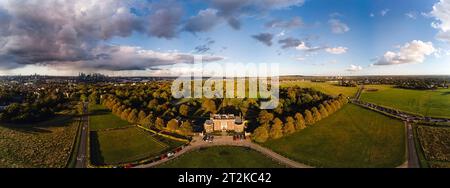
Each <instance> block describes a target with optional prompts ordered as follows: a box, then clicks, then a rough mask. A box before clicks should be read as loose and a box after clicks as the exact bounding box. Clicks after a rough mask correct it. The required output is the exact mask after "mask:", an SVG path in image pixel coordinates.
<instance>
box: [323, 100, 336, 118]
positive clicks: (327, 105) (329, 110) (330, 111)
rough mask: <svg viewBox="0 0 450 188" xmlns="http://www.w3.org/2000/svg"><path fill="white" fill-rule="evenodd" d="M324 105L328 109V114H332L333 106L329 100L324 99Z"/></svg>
mask: <svg viewBox="0 0 450 188" xmlns="http://www.w3.org/2000/svg"><path fill="white" fill-rule="evenodd" d="M323 105H324V106H325V108H326V109H327V112H328V115H331V114H332V113H334V111H333V108H332V107H331V106H330V105H329V104H328V102H326V101H324V102H323Z"/></svg>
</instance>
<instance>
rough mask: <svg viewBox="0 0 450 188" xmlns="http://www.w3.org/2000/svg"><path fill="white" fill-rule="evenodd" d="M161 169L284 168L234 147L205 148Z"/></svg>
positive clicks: (258, 154) (254, 153)
mask: <svg viewBox="0 0 450 188" xmlns="http://www.w3.org/2000/svg"><path fill="white" fill-rule="evenodd" d="M159 167H160V168H283V167H284V166H282V165H280V164H278V163H276V162H274V161H273V160H272V159H270V158H267V157H266V156H264V155H262V154H260V153H258V152H257V151H254V150H251V149H247V148H243V147H232V146H220V147H219V146H218V147H210V148H203V149H200V150H197V151H192V152H190V153H187V154H184V155H182V156H180V157H178V158H176V159H173V160H172V161H169V162H167V163H165V164H162V165H161V166H159Z"/></svg>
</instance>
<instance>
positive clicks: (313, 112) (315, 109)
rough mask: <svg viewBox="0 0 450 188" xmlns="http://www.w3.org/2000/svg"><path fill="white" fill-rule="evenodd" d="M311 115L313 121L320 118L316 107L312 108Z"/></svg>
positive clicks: (317, 120)
mask: <svg viewBox="0 0 450 188" xmlns="http://www.w3.org/2000/svg"><path fill="white" fill-rule="evenodd" d="M312 115H313V118H314V122H319V121H320V120H322V115H321V114H320V112H319V110H318V109H317V108H316V107H313V108H312Z"/></svg>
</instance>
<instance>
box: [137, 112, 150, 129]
mask: <svg viewBox="0 0 450 188" xmlns="http://www.w3.org/2000/svg"><path fill="white" fill-rule="evenodd" d="M139 123H140V124H141V125H143V126H146V127H152V126H153V125H154V124H153V115H152V114H150V115H148V116H147V117H145V118H144V119H141V120H140V121H139Z"/></svg>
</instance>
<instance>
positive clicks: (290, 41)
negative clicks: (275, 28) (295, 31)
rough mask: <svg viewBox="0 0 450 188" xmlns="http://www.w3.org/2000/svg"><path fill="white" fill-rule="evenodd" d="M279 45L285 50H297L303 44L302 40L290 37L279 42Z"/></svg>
mask: <svg viewBox="0 0 450 188" xmlns="http://www.w3.org/2000/svg"><path fill="white" fill-rule="evenodd" d="M278 43H279V44H281V48H283V49H286V48H295V47H297V46H298V45H300V44H301V43H302V40H300V39H296V38H293V37H288V38H285V39H281V40H279V41H278Z"/></svg>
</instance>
